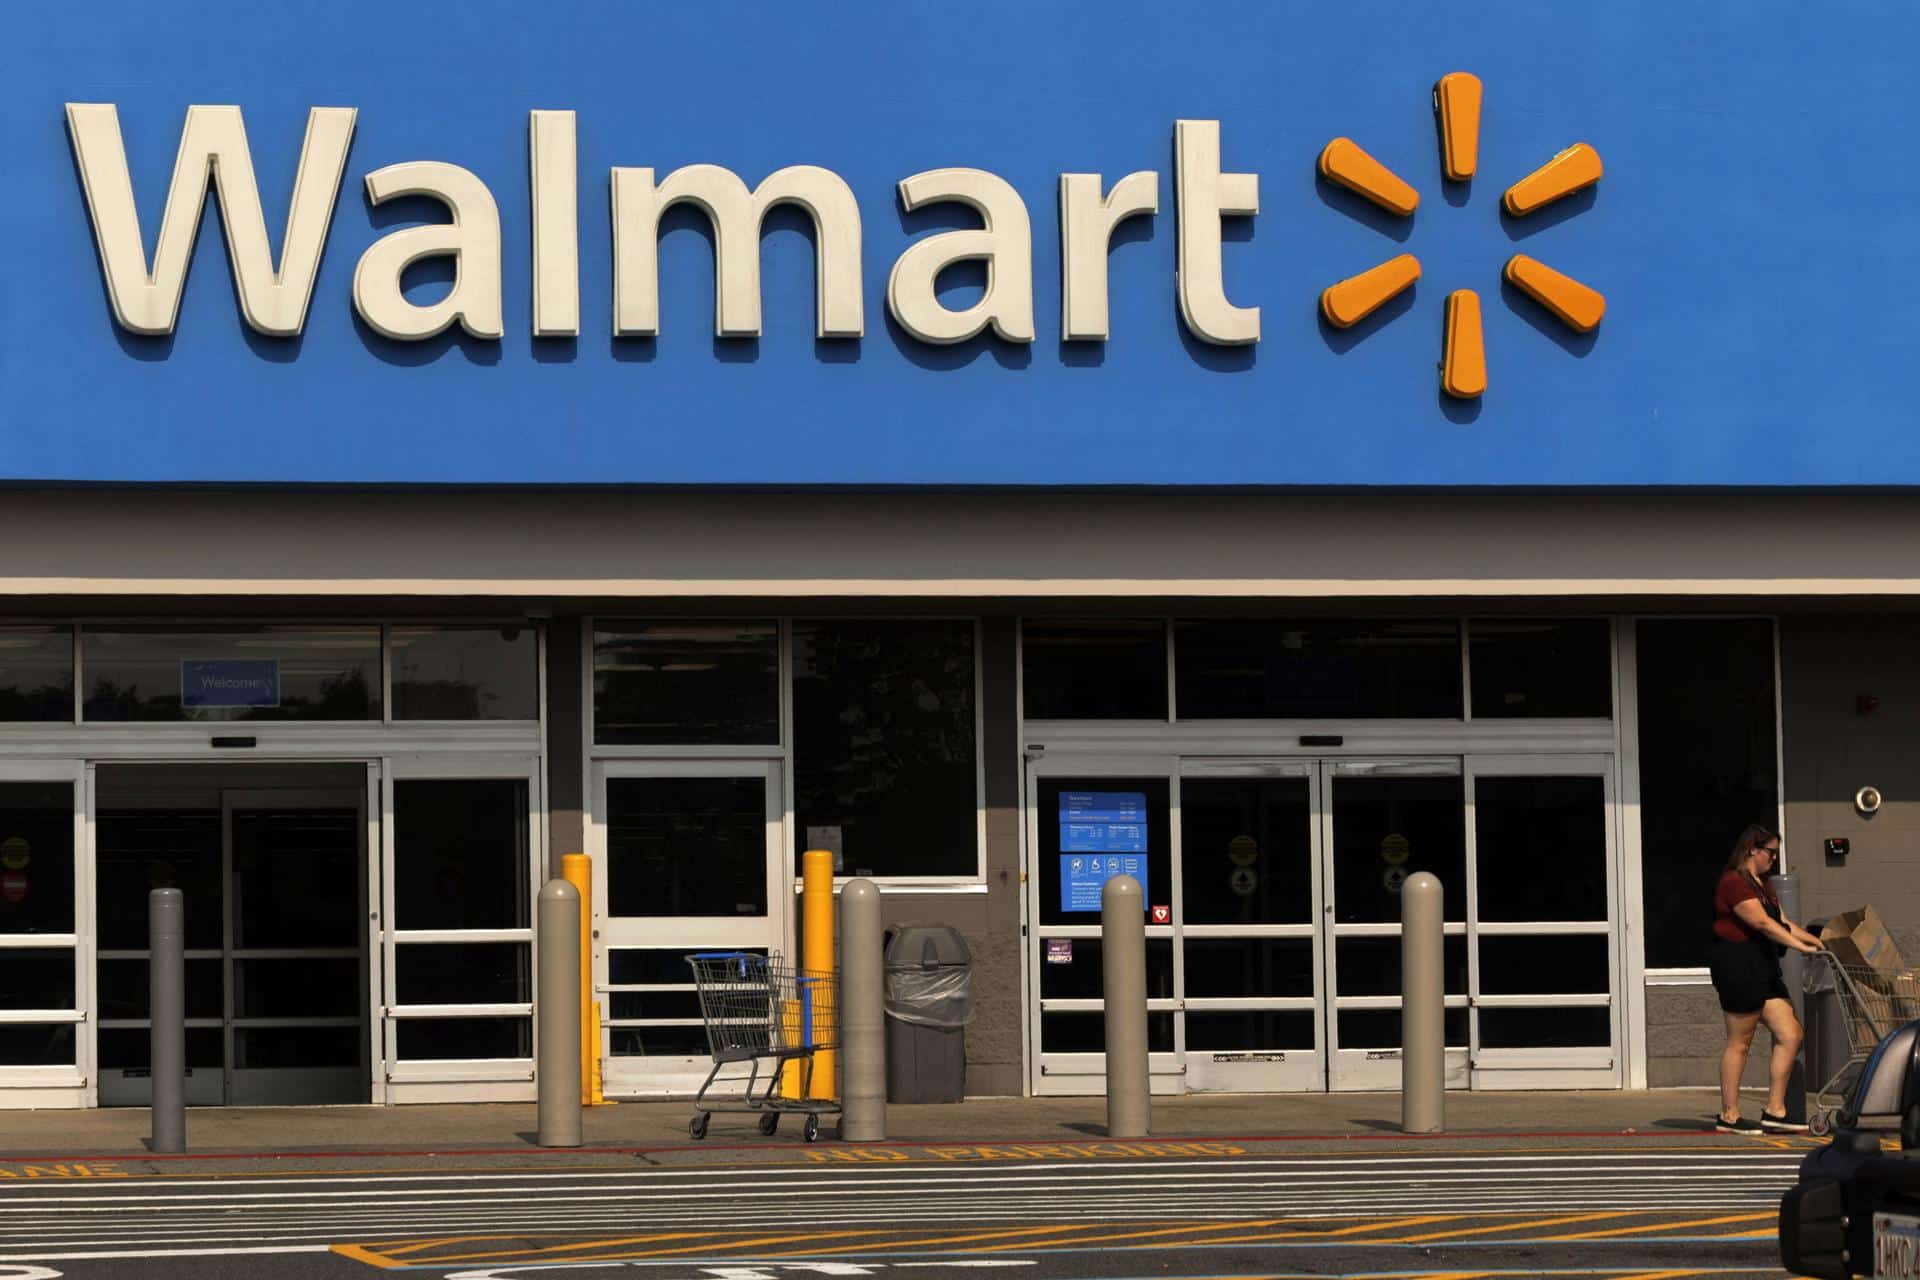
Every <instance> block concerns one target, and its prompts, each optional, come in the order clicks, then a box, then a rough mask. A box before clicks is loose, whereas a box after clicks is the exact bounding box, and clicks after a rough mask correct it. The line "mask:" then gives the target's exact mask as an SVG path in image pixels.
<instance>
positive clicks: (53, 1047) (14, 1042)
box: [0, 1022, 74, 1067]
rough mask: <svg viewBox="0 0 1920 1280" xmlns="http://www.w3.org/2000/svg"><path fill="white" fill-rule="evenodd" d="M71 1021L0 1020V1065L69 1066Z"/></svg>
mask: <svg viewBox="0 0 1920 1280" xmlns="http://www.w3.org/2000/svg"><path fill="white" fill-rule="evenodd" d="M73 1046H74V1026H73V1024H72V1023H71V1022H48V1023H35V1022H27V1023H22V1022H0V1067H70V1066H72V1065H73V1064H74V1057H73Z"/></svg>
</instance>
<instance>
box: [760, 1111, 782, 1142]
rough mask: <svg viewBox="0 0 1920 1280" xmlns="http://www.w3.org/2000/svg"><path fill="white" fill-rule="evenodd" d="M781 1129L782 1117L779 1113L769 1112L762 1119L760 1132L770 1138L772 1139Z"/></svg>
mask: <svg viewBox="0 0 1920 1280" xmlns="http://www.w3.org/2000/svg"><path fill="white" fill-rule="evenodd" d="M779 1128H780V1115H779V1113H778V1112H775V1111H769V1112H768V1113H767V1114H766V1115H764V1116H761V1117H760V1132H762V1133H764V1134H766V1135H767V1136H768V1137H769V1138H771V1137H772V1136H773V1135H774V1133H775V1132H776V1131H777V1130H778V1129H779Z"/></svg>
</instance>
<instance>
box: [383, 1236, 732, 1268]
mask: <svg viewBox="0 0 1920 1280" xmlns="http://www.w3.org/2000/svg"><path fill="white" fill-rule="evenodd" d="M727 1234H736V1235H737V1234H739V1233H738V1232H734V1233H728V1232H724V1231H656V1232H653V1233H651V1234H648V1235H644V1236H615V1237H614V1238H612V1239H610V1240H583V1241H578V1242H575V1243H573V1244H550V1245H541V1246H539V1247H538V1248H532V1249H496V1250H493V1251H492V1252H489V1253H452V1254H437V1255H435V1257H434V1258H433V1262H434V1264H435V1265H436V1266H437V1265H439V1264H440V1263H442V1262H479V1261H483V1260H485V1259H489V1258H522V1257H525V1258H533V1257H537V1256H540V1255H543V1254H553V1253H569V1252H572V1251H574V1250H578V1249H612V1248H617V1247H619V1246H621V1245H629V1244H660V1243H662V1242H664V1241H667V1240H706V1241H715V1240H716V1237H719V1236H723V1235H727ZM524 1238H525V1237H522V1236H511V1235H502V1236H456V1237H455V1238H453V1239H451V1240H430V1241H428V1242H426V1243H425V1244H422V1245H416V1246H413V1247H412V1248H409V1249H393V1250H389V1251H388V1253H389V1254H390V1255H397V1254H400V1253H418V1252H420V1251H421V1250H423V1249H427V1248H431V1247H433V1246H435V1245H443V1244H477V1243H479V1242H480V1241H482V1240H518V1239H524ZM714 1247H716V1248H725V1247H726V1242H724V1241H718V1242H716V1243H715V1245H714Z"/></svg>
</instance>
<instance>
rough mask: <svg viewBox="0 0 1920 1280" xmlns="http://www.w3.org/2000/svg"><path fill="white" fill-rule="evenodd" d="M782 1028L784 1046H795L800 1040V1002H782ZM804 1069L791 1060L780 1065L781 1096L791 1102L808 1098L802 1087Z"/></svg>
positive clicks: (796, 1061) (797, 1062)
mask: <svg viewBox="0 0 1920 1280" xmlns="http://www.w3.org/2000/svg"><path fill="white" fill-rule="evenodd" d="M780 1028H781V1035H782V1037H783V1039H782V1043H783V1044H789V1045H791V1044H795V1043H798V1041H799V1039H800V1002H799V1001H798V1000H782V1001H781V1002H780ZM802 1071H803V1068H802V1067H801V1065H800V1063H799V1061H798V1060H796V1059H793V1058H789V1059H787V1060H786V1061H785V1062H783V1063H781V1064H780V1096H781V1097H782V1098H785V1099H786V1100H788V1101H789V1102H798V1101H800V1099H802V1098H804V1097H806V1096H807V1094H806V1090H805V1089H803V1088H801V1087H800V1082H801V1080H802V1079H804V1076H803V1075H802Z"/></svg>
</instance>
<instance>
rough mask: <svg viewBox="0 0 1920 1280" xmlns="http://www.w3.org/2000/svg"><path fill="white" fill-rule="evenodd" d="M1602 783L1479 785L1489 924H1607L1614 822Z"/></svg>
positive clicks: (1481, 883) (1506, 781)
mask: <svg viewBox="0 0 1920 1280" xmlns="http://www.w3.org/2000/svg"><path fill="white" fill-rule="evenodd" d="M1605 800H1606V795H1605V789H1604V788H1603V786H1602V785H1601V780H1600V779H1599V778H1491V777H1481V778H1475V779H1474V782H1473V813H1474V853H1475V866H1474V872H1475V882H1476V884H1475V887H1476V891H1477V892H1478V894H1479V897H1480V918H1481V919H1482V920H1605V919H1606V918H1607V815H1606V809H1605Z"/></svg>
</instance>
